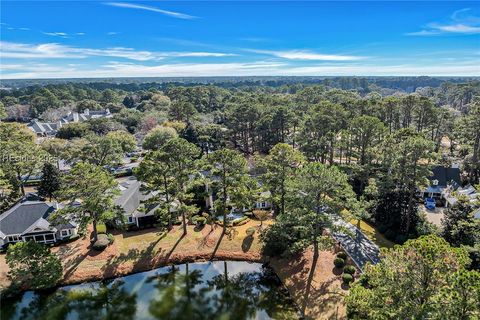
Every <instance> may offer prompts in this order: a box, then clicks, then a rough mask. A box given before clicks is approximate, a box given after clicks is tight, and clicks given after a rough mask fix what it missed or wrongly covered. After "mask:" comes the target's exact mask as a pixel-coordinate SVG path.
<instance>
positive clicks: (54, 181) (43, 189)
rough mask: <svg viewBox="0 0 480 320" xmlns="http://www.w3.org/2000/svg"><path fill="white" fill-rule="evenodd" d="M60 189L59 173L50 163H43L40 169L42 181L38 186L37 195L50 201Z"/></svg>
mask: <svg viewBox="0 0 480 320" xmlns="http://www.w3.org/2000/svg"><path fill="white" fill-rule="evenodd" d="M59 189H60V171H59V170H58V169H57V168H56V167H55V166H54V165H53V164H51V163H49V162H45V164H44V165H43V169H42V180H41V181H40V185H39V186H38V195H39V196H41V197H46V198H48V199H49V201H52V198H53V197H54V193H55V192H56V191H57V190H59Z"/></svg>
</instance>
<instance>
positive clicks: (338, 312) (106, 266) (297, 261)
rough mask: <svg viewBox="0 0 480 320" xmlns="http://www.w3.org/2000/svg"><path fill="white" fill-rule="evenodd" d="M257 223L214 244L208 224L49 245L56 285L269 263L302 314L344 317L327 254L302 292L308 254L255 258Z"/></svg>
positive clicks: (0, 259)
mask: <svg viewBox="0 0 480 320" xmlns="http://www.w3.org/2000/svg"><path fill="white" fill-rule="evenodd" d="M271 223H272V220H268V221H264V222H263V225H264V226H263V227H264V228H265V227H266V225H268V224H271ZM259 225H260V222H259V221H255V220H250V221H248V222H247V223H246V224H244V225H242V226H237V227H235V228H234V229H235V230H236V231H237V232H236V235H235V236H234V237H228V236H227V235H225V236H224V237H223V239H222V240H221V242H220V243H219V242H218V240H219V238H220V236H221V234H222V228H221V227H220V226H216V227H215V229H214V230H213V231H212V230H211V227H210V226H204V227H203V228H202V229H196V228H195V227H194V226H188V233H187V235H186V236H183V230H182V227H181V226H176V227H175V228H174V229H173V230H172V231H170V232H168V233H166V232H159V231H158V230H156V229H145V230H141V231H132V232H118V233H116V234H114V237H115V240H114V243H113V244H112V245H110V246H109V247H107V249H105V250H104V251H102V252H96V251H93V250H91V249H90V248H89V246H90V243H89V240H88V237H84V238H81V239H79V240H76V241H74V242H71V243H68V244H63V245H60V246H57V247H54V248H53V252H55V253H56V254H57V255H58V256H59V257H60V260H61V261H62V264H63V267H64V279H63V280H62V284H73V283H81V282H86V281H91V280H100V279H106V278H114V277H118V276H122V275H126V274H130V273H135V272H140V271H145V270H150V269H153V268H156V267H160V266H164V265H170V264H179V263H183V262H193V261H207V260H210V259H214V260H241V261H251V262H270V265H271V266H272V267H273V268H274V270H275V271H276V273H277V275H278V276H279V277H280V279H281V280H282V282H283V283H284V284H285V286H286V287H287V289H288V290H289V292H290V294H291V295H292V297H293V298H294V300H295V301H296V303H297V304H298V305H302V304H303V302H304V299H305V296H307V309H306V314H307V315H309V316H311V317H313V318H319V319H321V318H320V315H322V317H323V316H325V315H335V316H338V319H341V318H342V317H344V313H345V310H344V306H343V296H344V294H345V293H346V290H344V289H342V287H341V274H339V273H335V272H334V267H333V260H334V258H335V256H334V254H333V252H329V251H322V252H321V253H320V258H319V260H318V262H317V267H316V270H315V273H314V274H313V278H312V279H313V282H312V286H311V290H310V292H309V294H306V291H305V290H306V283H307V278H308V277H309V274H310V272H309V271H310V268H311V264H312V262H311V261H312V259H311V256H312V252H311V250H307V251H306V252H304V253H303V254H302V255H301V256H298V257H293V258H290V259H272V260H271V261H267V259H266V258H265V257H263V256H262V254H261V243H260V242H259V239H258V234H259V232H258V227H259ZM250 227H256V228H257V231H256V232H255V234H254V235H253V237H251V236H247V234H246V230H247V229H248V228H250ZM0 270H1V271H0V283H2V286H5V285H7V284H8V279H7V272H8V266H7V265H6V263H5V255H1V256H0ZM319 299H320V300H321V301H322V303H318V300H319Z"/></svg>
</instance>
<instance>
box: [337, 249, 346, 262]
mask: <svg viewBox="0 0 480 320" xmlns="http://www.w3.org/2000/svg"><path fill="white" fill-rule="evenodd" d="M337 258H340V259H343V260H347V254H346V253H345V252H343V251H340V252H339V253H337Z"/></svg>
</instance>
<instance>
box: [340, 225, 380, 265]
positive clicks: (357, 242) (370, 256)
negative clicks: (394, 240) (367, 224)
mask: <svg viewBox="0 0 480 320" xmlns="http://www.w3.org/2000/svg"><path fill="white" fill-rule="evenodd" d="M333 219H334V224H335V225H336V226H339V227H342V228H344V229H346V230H347V232H340V231H337V232H333V238H334V239H335V240H336V241H338V242H339V243H340V245H341V246H342V248H343V249H344V250H345V252H346V253H347V254H348V255H349V256H350V257H351V258H352V260H353V261H354V262H355V264H356V265H357V266H358V268H360V270H362V271H363V269H364V267H365V265H366V264H367V263H368V262H370V263H373V264H377V263H378V262H380V248H379V247H378V246H377V245H376V244H375V243H373V241H371V240H370V239H368V238H367V236H365V235H364V234H363V233H362V231H360V229H358V228H357V227H355V226H354V225H353V224H351V223H349V222H346V221H344V220H343V219H342V218H340V217H339V216H334V218H333Z"/></svg>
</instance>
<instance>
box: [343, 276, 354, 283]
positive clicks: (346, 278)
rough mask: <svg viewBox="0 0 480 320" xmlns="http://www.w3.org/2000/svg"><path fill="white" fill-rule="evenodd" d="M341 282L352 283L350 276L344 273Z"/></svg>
mask: <svg viewBox="0 0 480 320" xmlns="http://www.w3.org/2000/svg"><path fill="white" fill-rule="evenodd" d="M342 280H343V283H344V284H350V283H351V282H353V276H352V275H351V274H348V273H344V274H343V275H342Z"/></svg>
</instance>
